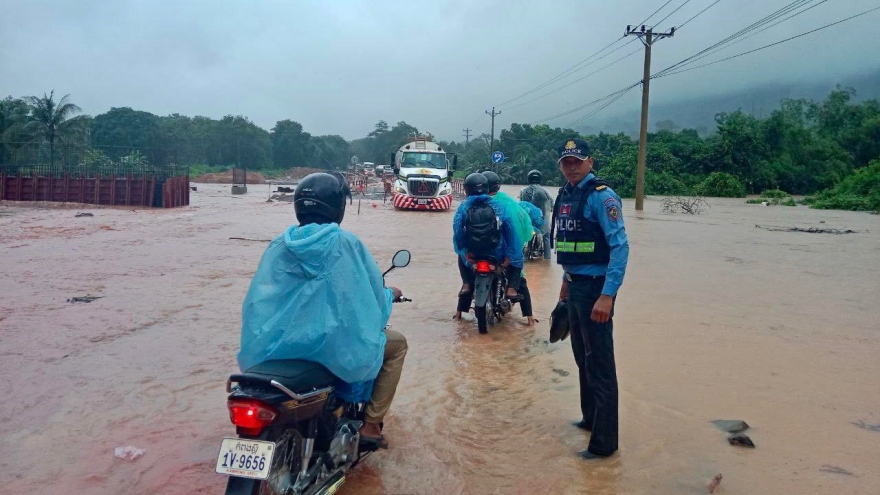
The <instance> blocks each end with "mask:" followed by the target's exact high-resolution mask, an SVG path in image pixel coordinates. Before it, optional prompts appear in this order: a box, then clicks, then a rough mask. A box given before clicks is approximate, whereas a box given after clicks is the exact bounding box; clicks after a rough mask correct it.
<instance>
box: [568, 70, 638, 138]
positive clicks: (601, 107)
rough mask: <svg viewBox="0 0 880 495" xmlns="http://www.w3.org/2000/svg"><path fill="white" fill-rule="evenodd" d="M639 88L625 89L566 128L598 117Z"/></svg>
mask: <svg viewBox="0 0 880 495" xmlns="http://www.w3.org/2000/svg"><path fill="white" fill-rule="evenodd" d="M640 83H641V81H640ZM637 86H638V84H637V85H635V86H630V87H628V88H625V89H624V90H621V91H619V92H618V94H617V96H615V97H614V98H611V99H610V100H609V101H607V102H606V103H604V104H602V106H600V107H599V108H597V109H595V110H593V111H591V112H589V113H587V114H586V115H584V116H583V117H580V118H578V119H577V120H574V121H572V122H570V123H569V124H568V125H566V127H574V125H575V124H578V123H580V122H583V121H584V120H587V119H588V118H590V117H592V116H593V115H596V114H597V113H599V112H601V111H602V110H605V109H606V108H608V107H609V106H611V105H612V104H613V103H614V102H616V101H617V100H619V99H621V98H623V97H624V96H626V95H627V93H629V92H630V91H632V90H633V89H635V88H636V87H637Z"/></svg>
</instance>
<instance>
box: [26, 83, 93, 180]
mask: <svg viewBox="0 0 880 495" xmlns="http://www.w3.org/2000/svg"><path fill="white" fill-rule="evenodd" d="M24 100H25V101H26V102H27V103H28V104H29V105H30V106H31V114H30V120H29V122H28V123H27V124H26V126H25V128H26V130H27V131H28V132H30V133H32V134H33V135H34V136H35V137H36V138H37V139H41V140H43V142H45V143H46V144H48V145H49V161H50V163H51V164H52V165H54V164H55V146H56V144H58V143H63V142H66V141H68V140H72V137H73V134H75V133H77V131H82V129H83V127H82V124H83V123H84V122H85V121H86V118H85V116H82V115H78V116H74V114H77V113H80V112H81V111H82V110H81V109H80V108H79V107H78V106H76V105H75V104H73V103H71V102H70V95H64V97H62V98H61V99H60V100H58V101H57V102H56V101H55V91H54V90H52V91H51V92H50V93H49V94H48V95H46V94H45V93H43V96H42V97H39V96H27V97H25V98H24ZM81 136H82V134H81V133H80V137H81Z"/></svg>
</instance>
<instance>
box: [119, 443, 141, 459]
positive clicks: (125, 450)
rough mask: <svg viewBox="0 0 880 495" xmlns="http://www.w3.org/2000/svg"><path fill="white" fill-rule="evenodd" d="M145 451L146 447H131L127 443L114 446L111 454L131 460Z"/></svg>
mask: <svg viewBox="0 0 880 495" xmlns="http://www.w3.org/2000/svg"><path fill="white" fill-rule="evenodd" d="M146 453H147V449H139V448H137V447H132V446H131V445H129V446H128V447H116V449H115V450H114V452H113V455H115V456H116V457H118V458H120V459H128V460H131V461H133V460H135V459H137V458H138V457H141V456H143V455H144V454H146Z"/></svg>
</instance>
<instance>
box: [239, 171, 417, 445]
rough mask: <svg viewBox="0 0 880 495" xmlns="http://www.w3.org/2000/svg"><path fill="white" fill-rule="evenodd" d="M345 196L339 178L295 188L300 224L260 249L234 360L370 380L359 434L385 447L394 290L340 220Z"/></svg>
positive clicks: (395, 377)
mask: <svg viewBox="0 0 880 495" xmlns="http://www.w3.org/2000/svg"><path fill="white" fill-rule="evenodd" d="M350 195H351V193H350V191H349V190H348V185H347V184H346V183H345V182H344V180H341V177H340V178H337V177H334V176H333V175H330V174H326V173H316V174H311V175H309V176H307V177H305V178H304V179H302V180H301V181H300V182H299V184H298V185H297V188H296V191H295V193H294V208H295V211H296V218H297V220H298V221H299V225H294V226H291V227H289V228H288V229H287V230H286V231H285V232H283V233H282V234H281V235H279V236H278V237H276V238H275V239H274V240H273V241H272V242H271V243H270V244H269V247H268V248H266V251H265V253H264V254H263V258H262V259H261V260H260V265H259V266H258V267H257V271H256V273H255V274H254V277H253V279H252V281H251V285H250V288H249V289H248V293H247V296H246V297H245V300H244V304H243V305H242V331H241V350H240V351H239V353H238V364H239V367H240V368H241V370H242V371H246V370H247V369H249V368H250V367H252V366H254V365H255V364H257V363H260V362H262V361H267V360H272V359H302V360H307V361H314V362H317V363H320V364H322V365H324V366H325V367H326V368H327V369H328V370H329V371H330V372H332V373H333V374H334V375H336V376H337V377H338V378H339V379H340V380H342V381H344V382H347V383H363V382H368V383H369V382H370V381H372V380H374V379H375V381H374V382H373V383H372V395H371V396H370V397H369V403H368V405H367V408H366V418H365V422H364V425H363V427H362V428H361V431H360V433H361V437H362V439H363V441H365V442H368V443H370V442H373V443H375V444H376V445H377V446H378V447H387V442H385V439H384V437H383V436H382V433H381V428H380V424H381V423H382V421H383V419H384V416H385V415H386V414H387V412H388V410H389V408H390V406H391V401H392V400H393V398H394V393H395V391H396V389H397V383H398V382H399V380H400V375H401V371H402V368H403V360H404V356H405V355H406V351H407V344H406V338H405V337H404V336H403V335H401V334H400V333H398V332H395V331H393V330H390V329H389V330H385V324H386V323H387V322H388V318H389V317H390V315H391V303H392V301H393V300H395V299H399V298H400V297H401V292H400V290H399V289H397V288H394V287H390V288H386V287H385V286H384V282H383V280H382V273H381V272H380V270H379V266H378V265H377V264H376V261H375V260H374V259H373V257H372V256H371V255H370V252H369V251H368V250H367V248H366V246H365V245H364V244H363V243H362V242H361V241H360V240H359V239H358V238H357V237H356V236H355V235H354V234H352V233H351V232H348V231H345V230H342V229H341V228H340V227H339V224H340V223H341V222H342V218H343V216H344V215H345V200H346V197H347V196H349V197H350ZM367 388H368V387H367ZM364 399H366V397H364Z"/></svg>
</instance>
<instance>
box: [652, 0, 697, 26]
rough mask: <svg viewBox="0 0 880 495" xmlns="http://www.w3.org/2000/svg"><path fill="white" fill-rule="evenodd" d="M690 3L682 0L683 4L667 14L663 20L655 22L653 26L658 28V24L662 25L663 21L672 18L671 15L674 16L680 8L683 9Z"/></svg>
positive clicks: (687, 0)
mask: <svg viewBox="0 0 880 495" xmlns="http://www.w3.org/2000/svg"><path fill="white" fill-rule="evenodd" d="M690 1H691V0H684V3H683V4H681V5H679V6H678V8H677V9H675V10H673V11H672V12H670V13H669V14H668V15H667V16H666V17H664V18H663V19H660V20H659V21H657V22H656V23H655V25H656V26H659V25H660V24H662V23H663V21H665V20H666V19H669V18H670V17H671V16H672V14H674V13H676V12H678V11H679V10H681V8H682V7H684V6H685V5H687V4H689V3H690Z"/></svg>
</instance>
